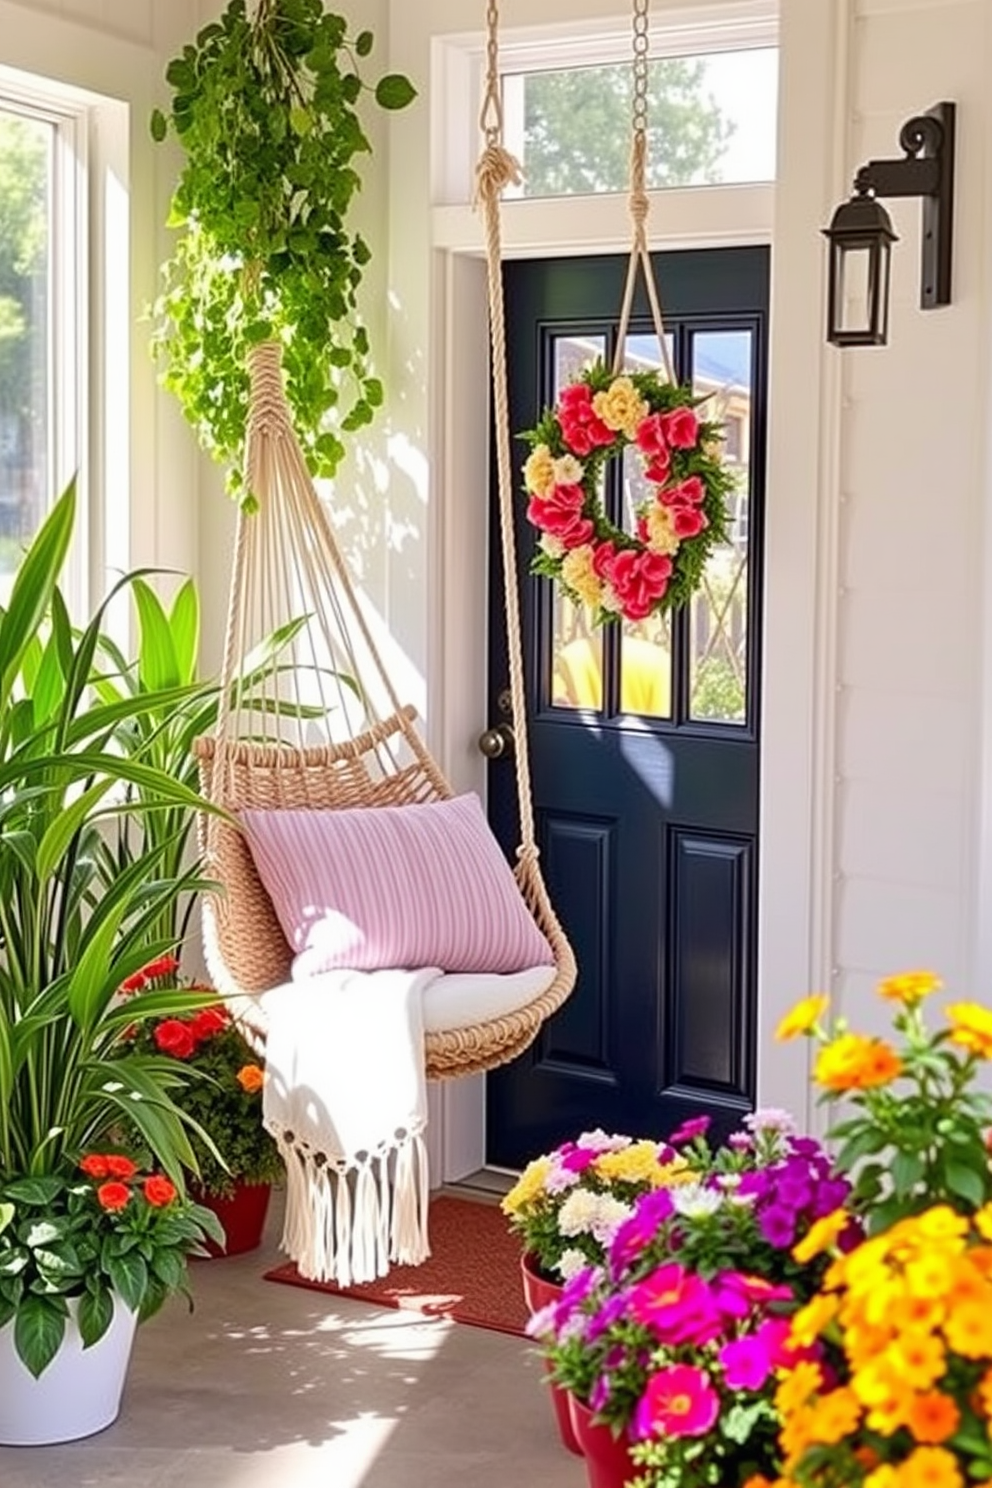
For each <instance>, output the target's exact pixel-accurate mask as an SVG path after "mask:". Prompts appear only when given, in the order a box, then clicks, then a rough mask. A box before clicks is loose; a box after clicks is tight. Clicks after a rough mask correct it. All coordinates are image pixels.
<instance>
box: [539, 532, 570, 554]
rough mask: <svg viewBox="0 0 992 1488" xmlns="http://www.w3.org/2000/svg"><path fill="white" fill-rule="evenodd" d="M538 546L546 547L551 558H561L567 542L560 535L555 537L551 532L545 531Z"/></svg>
mask: <svg viewBox="0 0 992 1488" xmlns="http://www.w3.org/2000/svg"><path fill="white" fill-rule="evenodd" d="M538 547H541V548H543V549H544V551H545V552H546V553H547V555H548V557H549V558H561V557H562V555H563V554H564V552H565V544H564V543H563V542H562V540H561V538H560V537H555V536H554V534H553V533H551V532H544V533H542V535H541V541H540V542H539V543H538Z"/></svg>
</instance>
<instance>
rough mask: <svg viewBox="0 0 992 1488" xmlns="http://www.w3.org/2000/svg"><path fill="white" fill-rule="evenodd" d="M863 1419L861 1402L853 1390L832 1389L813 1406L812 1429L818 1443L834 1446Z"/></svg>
mask: <svg viewBox="0 0 992 1488" xmlns="http://www.w3.org/2000/svg"><path fill="white" fill-rule="evenodd" d="M860 1419H861V1402H860V1401H859V1400H858V1398H857V1396H856V1395H855V1394H854V1391H853V1390H847V1389H844V1388H841V1389H839V1390H831V1391H830V1393H829V1395H824V1396H823V1397H822V1398H821V1399H820V1400H818V1401H817V1402H816V1403H815V1405H814V1407H813V1420H812V1423H811V1425H810V1431H811V1432H812V1434H813V1436H814V1438H815V1439H816V1441H817V1443H818V1444H821V1445H823V1446H827V1447H832V1446H835V1445H836V1444H837V1442H839V1441H843V1440H844V1438H845V1436H849V1435H850V1434H851V1432H852V1431H854V1429H855V1427H856V1426H857V1424H858V1422H859V1421H860Z"/></svg>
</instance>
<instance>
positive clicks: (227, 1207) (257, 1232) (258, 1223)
mask: <svg viewBox="0 0 992 1488" xmlns="http://www.w3.org/2000/svg"><path fill="white" fill-rule="evenodd" d="M271 1194H272V1186H271V1184H268V1183H239V1184H237V1186H236V1187H235V1190H234V1193H233V1194H232V1195H231V1197H230V1198H229V1199H225V1198H221V1197H220V1196H219V1195H218V1194H207V1193H197V1195H196V1201H197V1203H198V1204H203V1206H204V1207H205V1208H207V1209H212V1210H213V1211H214V1213H215V1214H216V1216H217V1218H218V1219H219V1220H220V1222H221V1224H222V1225H223V1226H224V1234H225V1236H226V1244H225V1245H223V1246H220V1245H215V1244H214V1242H213V1241H212V1240H208V1241H207V1242H206V1247H207V1249H208V1250H209V1252H210V1254H211V1256H212V1257H213V1258H214V1259H219V1258H220V1257H222V1256H232V1255H243V1254H244V1252H245V1251H247V1250H257V1249H258V1247H259V1246H260V1245H261V1243H262V1231H263V1230H264V1229H265V1216H266V1214H267V1213H268V1210H269V1198H270V1197H271Z"/></svg>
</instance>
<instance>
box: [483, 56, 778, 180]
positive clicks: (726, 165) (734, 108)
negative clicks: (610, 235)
mask: <svg viewBox="0 0 992 1488" xmlns="http://www.w3.org/2000/svg"><path fill="white" fill-rule="evenodd" d="M632 83H633V70H632V68H631V66H630V63H629V62H628V61H627V60H626V59H624V60H623V61H621V62H616V63H609V64H607V65H605V66H602V65H601V66H593V67H570V68H561V69H548V70H546V71H541V72H537V71H535V72H525V73H507V74H505V75H504V77H503V114H504V121H505V129H506V144H507V147H508V148H509V149H510V150H511V151H512V153H513V154H514V155H515V156H516V157H517V158H518V159H519V160H520V161H521V162H522V164H523V182H522V184H521V185H520V187H519V188H518V189H517V192H516V194H517V195H523V196H568V195H574V194H580V195H589V194H591V193H594V192H606V191H626V190H627V186H628V182H629V179H630V115H631V88H632ZM777 99H778V50H777V48H776V47H750V48H747V49H744V50H741V51H732V52H711V53H707V54H697V55H696V56H687V57H658V58H656V59H655V60H654V61H651V62H649V64H648V98H647V118H648V149H647V176H648V180H647V184H648V187H649V189H652V190H654V189H659V188H663V187H673V186H712V185H717V184H720V183H725V182H743V181H773V180H774V179H775V149H776V146H775V128H776V107H777Z"/></svg>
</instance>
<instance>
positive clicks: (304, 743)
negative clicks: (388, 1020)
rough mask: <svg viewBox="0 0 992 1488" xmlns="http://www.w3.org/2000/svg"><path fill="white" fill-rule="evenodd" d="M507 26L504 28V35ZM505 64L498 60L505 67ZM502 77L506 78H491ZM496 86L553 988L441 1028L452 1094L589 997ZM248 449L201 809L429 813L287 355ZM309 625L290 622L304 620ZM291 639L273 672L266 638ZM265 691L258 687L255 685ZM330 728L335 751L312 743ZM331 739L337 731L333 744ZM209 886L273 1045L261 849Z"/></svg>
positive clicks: (490, 178) (285, 961)
mask: <svg viewBox="0 0 992 1488" xmlns="http://www.w3.org/2000/svg"><path fill="white" fill-rule="evenodd" d="M491 19H492V18H491ZM492 60H493V64H494V63H495V54H494V51H493V57H492ZM494 75H495V74H494ZM493 97H495V98H496V99H497V100H498V76H497V77H496V82H495V92H494V86H493V84H492V82H491V84H490V97H489V98H488V99H487V113H486V114H484V116H483V122H484V128H485V132H486V138H487V146H486V150H485V152H484V154H483V156H482V159H481V161H480V167H479V197H480V201H481V204H482V209H483V214H484V219H485V225H486V240H487V258H488V264H489V287H490V298H491V333H492V352H493V355H492V368H493V391H494V408H495V414H496V442H497V456H498V458H497V464H498V471H499V503H500V517H501V522H500V526H501V537H502V550H503V570H504V574H505V576H506V620H507V633H508V640H509V657H510V691H511V697H512V705H513V713H512V718H513V725H514V730H515V738H516V751H515V759H516V770H517V785H518V798H519V808H520V833H521V843H520V847H519V849H518V853H517V862H516V866H515V870H514V872H515V877H516V881H517V885H518V888H519V890H520V893H521V895H522V896H523V899H524V901H525V903H526V905H527V907H528V909H529V910H530V912H531V914H532V916H533V918H534V920H535V922H536V924H537V926H538V928H539V929H540V930H541V932H542V933H543V935H544V937H545V938H546V940H547V941H548V943H549V945H550V947H551V951H552V956H553V960H554V976H553V980H552V981H551V983H550V985H547V986H546V987H545V989H544V990H543V991H542V992H541V993H540V994H539V995H538V996H537V997H536V998H534V1000H532V1001H530V1002H528V1003H527V1004H526V1005H525V1006H523V1007H518V1008H516V1009H514V1010H513V1011H512V1012H509V1013H506V1014H503V1015H501V1016H498V1017H489V1018H486V1019H485V1020H484V1021H480V1022H477V1023H472V1024H469V1025H468V1026H461V1027H458V1028H453V1029H450V1030H444V1029H442V1030H431V1029H428V1031H427V1033H426V1035H425V1058H426V1069H427V1075H428V1077H429V1078H431V1079H435V1080H440V1079H446V1078H453V1077H456V1076H461V1075H469V1074H475V1073H478V1072H481V1071H483V1070H488V1069H492V1068H494V1067H496V1066H497V1065H500V1064H504V1063H506V1062H507V1061H509V1060H511V1059H513V1058H515V1057H516V1056H517V1055H518V1054H520V1053H522V1052H523V1051H524V1050H525V1049H526V1048H527V1047H528V1046H529V1045H530V1044H531V1043H532V1041H533V1040H534V1038H535V1037H536V1036H537V1033H538V1031H539V1029H540V1027H541V1025H542V1023H543V1022H544V1021H545V1019H547V1018H548V1017H550V1016H551V1014H552V1013H554V1012H555V1011H556V1009H557V1008H558V1007H559V1006H560V1005H561V1003H562V1002H563V1001H564V1000H565V998H566V997H567V996H568V994H569V992H570V991H571V990H572V987H573V985H574V983H575V977H576V967H575V960H574V957H573V954H572V951H571V948H570V946H569V944H568V941H567V939H566V937H565V934H564V932H563V930H562V928H561V926H560V924H559V922H558V919H557V918H556V916H555V913H554V910H553V909H552V907H551V903H550V900H549V898H548V894H547V891H546V889H545V885H544V882H543V879H542V876H541V870H540V866H539V862H538V849H537V845H536V842H535V836H534V821H533V808H532V803H531V788H530V774H529V766H528V750H527V727H526V712H525V693H524V678H523V656H522V647H521V641H520V619H519V613H518V601H517V590H516V584H515V582H514V578H515V575H516V572H517V568H516V555H515V551H514V525H513V500H514V494H513V475H512V468H511V457H510V434H509V428H508V414H507V399H506V392H505V339H504V324H503V304H502V279H501V248H500V233H499V194H500V192H501V190H502V189H503V187H504V186H505V185H506V183H507V182H508V181H509V180H510V179H512V178H513V175H514V173H515V170H516V167H515V163H514V162H513V161H512V159H511V158H510V157H509V156H507V155H506V153H505V152H504V151H503V150H502V148H501V145H500V141H499V135H500V119H499V114H498V103H497V111H496V113H495V115H494V114H493V112H492V108H493ZM250 374H251V396H250V412H249V421H248V429H247V439H246V473H247V483H248V489H249V490H250V491H251V492H252V494H253V496H254V497H255V502H256V509H255V510H253V511H250V512H246V511H245V510H243V509H242V511H241V512H240V514H239V517H238V525H237V535H236V540H235V550H234V561H233V570H232V576H231V587H230V598H229V605H228V618H227V630H226V642H225V651H224V659H223V664H222V669H221V693H220V695H221V707H220V712H219V718H218V725H217V731H216V734H215V736H214V737H211V738H203V739H200V740H198V741H197V743H196V745H195V748H196V753H197V756H198V759H199V762H200V769H201V775H202V780H203V788H204V793H205V795H206V796H207V798H208V799H209V800H210V801H212V802H213V803H214V804H216V805H218V806H221V807H223V808H225V810H226V811H227V812H229V813H231V814H232V815H235V816H236V815H237V813H238V812H240V811H243V810H251V809H255V810H267V811H272V810H280V809H293V808H308V809H314V808H317V809H321V808H323V809H340V808H351V807H362V808H365V807H378V806H403V805H420V804H425V803H428V802H432V801H440V800H444V799H447V798H450V797H451V796H452V794H453V792H452V789H451V786H450V785H449V783H448V781H447V780H446V779H445V777H444V775H443V774H442V772H441V770H440V769H439V767H438V765H437V764H436V762H435V761H434V760H433V759H432V757H431V755H430V753H429V752H428V750H427V748H426V746H425V744H424V741H423V739H422V738H421V736H420V734H419V732H418V730H417V728H416V726H415V722H414V720H415V710H414V709H413V708H412V707H405V706H403V705H402V703H401V702H400V699H399V697H398V696H397V692H396V690H395V686H394V683H393V681H392V680H391V677H390V673H389V669H388V668H387V666H386V665H385V663H384V661H383V658H382V655H381V647H380V644H378V643H377V640H376V638H375V637H374V636H373V633H372V624H371V622H370V620H369V619H368V618H367V616H366V614H365V613H364V611H363V607H362V604H361V601H360V599H359V597H358V595H357V593H356V590H355V587H354V585H353V584H352V581H351V579H350V577H349V574H348V569H347V566H346V564H345V561H344V559H343V557H342V554H341V550H340V547H339V544H338V541H337V539H336V536H335V533H334V531H333V529H332V527H331V524H330V522H329V521H328V518H327V515H326V512H325V510H324V508H323V506H322V505H321V502H320V500H319V498H318V496H317V493H316V491H315V490H314V486H313V483H312V480H311V478H310V475H309V473H308V471H307V468H306V465H305V462H304V459H303V455H302V453H301V450H300V447H299V444H298V442H297V439H296V437H295V434H294V431H293V427H292V422H291V419H290V415H289V410H288V406H287V404H286V400H285V397H284V395H283V387H282V373H281V366H280V348H279V346H278V345H276V344H273V343H266V344H264V345H262V346H259V347H257V348H255V349H254V350H253V352H252V353H251V355H250ZM294 616H295V617H301V619H300V620H297V621H296V622H295V625H294V624H293V623H291V622H292V619H293V617H294ZM279 627H283V634H284V635H285V634H286V633H287V632H290V635H291V638H290V639H287V640H285V641H284V643H283V644H282V645H281V646H279V647H272V648H271V649H270V651H269V653H268V655H267V656H264V657H262V658H260V657H259V653H258V650H257V648H258V647H259V645H260V643H261V642H262V638H263V637H268V636H271V635H272V634H273V633H274V632H277V631H278V629H279ZM248 676H250V677H251V682H250V685H249V683H248V682H247V681H246V680H245V679H246V677H248ZM327 720H329V721H330V738H329V739H327V738H319V739H315V737H314V735H315V733H317V732H318V725H323V724H324V723H325V721H327ZM320 731H321V732H323V729H321V730H320ZM204 845H205V852H206V860H207V873H208V876H210V877H212V878H213V879H214V880H215V881H217V883H218V884H219V885H220V888H221V892H218V893H215V894H209V895H207V896H206V897H205V899H204V903H203V938H204V952H205V958H206V962H207V967H208V970H209V972H210V975H211V977H212V978H213V981H214V985H215V986H216V987H217V990H218V991H219V992H220V993H221V994H222V995H223V996H224V997H225V998H227V999H229V1001H230V1002H231V1004H232V1007H233V1010H234V1012H235V1014H236V1016H237V1017H238V1019H239V1021H240V1022H241V1023H242V1025H243V1026H245V1027H246V1030H247V1031H248V1032H249V1033H250V1034H254V1035H255V1036H256V1037H257V1038H259V1039H261V1038H264V1035H265V1027H264V1017H263V1014H262V1012H261V1008H260V1006H259V1002H258V994H260V993H262V992H264V991H266V990H268V989H269V988H271V987H274V986H277V985H279V984H280V983H284V982H286V981H288V980H289V979H290V974H291V963H292V959H293V951H292V949H291V948H290V946H289V944H288V942H287V940H286V938H285V936H284V934H283V931H282V928H281V927H280V924H279V921H278V920H277V918H276V914H275V911H274V909H273V906H272V903H271V901H270V899H269V896H268V894H267V893H266V891H265V889H264V888H263V885H262V882H261V879H260V878H259V875H258V872H257V870H256V868H255V865H254V862H253V859H252V856H251V853H250V851H249V849H248V846H247V843H246V841H245V839H244V837H243V835H242V834H241V832H240V831H239V830H238V828H237V827H236V826H235V825H233V824H231V823H229V822H228V821H226V820H225V819H224V818H223V817H218V816H215V815H211V816H210V818H209V821H208V822H207V824H206V826H205V836H204Z"/></svg>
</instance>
